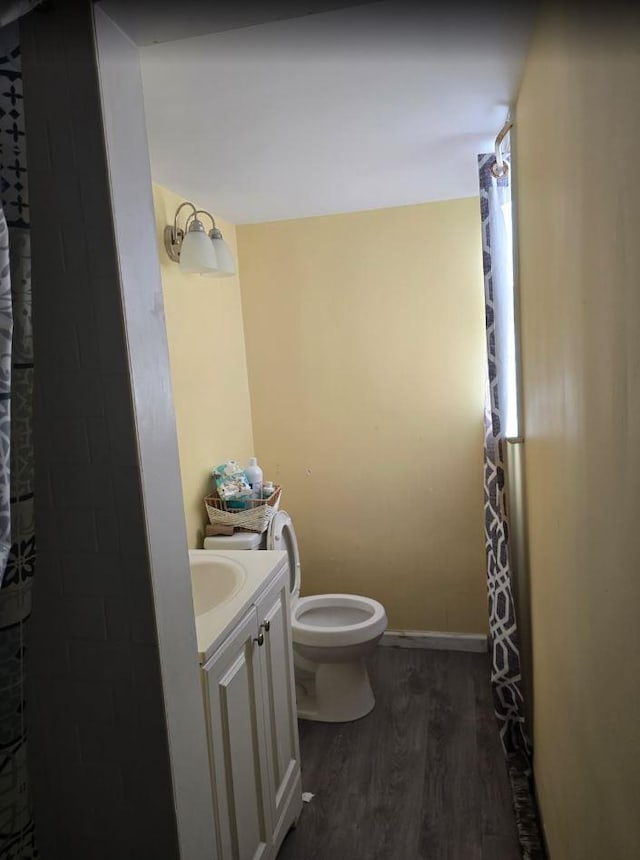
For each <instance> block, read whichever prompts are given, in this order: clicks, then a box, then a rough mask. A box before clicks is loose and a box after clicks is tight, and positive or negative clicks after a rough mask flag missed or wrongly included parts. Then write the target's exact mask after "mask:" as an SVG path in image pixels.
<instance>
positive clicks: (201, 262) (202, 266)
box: [180, 218, 219, 275]
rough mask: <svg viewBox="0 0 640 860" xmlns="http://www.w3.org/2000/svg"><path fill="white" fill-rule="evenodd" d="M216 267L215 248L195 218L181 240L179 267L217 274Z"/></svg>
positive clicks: (205, 273) (190, 270)
mask: <svg viewBox="0 0 640 860" xmlns="http://www.w3.org/2000/svg"><path fill="white" fill-rule="evenodd" d="M218 268H219V265H218V257H217V256H216V249H215V247H214V246H213V243H212V242H211V239H210V238H209V237H208V236H207V234H206V233H205V230H204V227H203V226H202V223H201V222H200V221H198V219H197V218H195V219H194V220H193V221H192V222H191V224H190V225H189V229H188V230H187V232H186V234H185V237H184V239H183V240H182V247H181V248H180V269H181V271H183V272H196V273H198V274H201V275H214V274H217V272H218Z"/></svg>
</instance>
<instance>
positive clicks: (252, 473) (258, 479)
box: [244, 457, 262, 499]
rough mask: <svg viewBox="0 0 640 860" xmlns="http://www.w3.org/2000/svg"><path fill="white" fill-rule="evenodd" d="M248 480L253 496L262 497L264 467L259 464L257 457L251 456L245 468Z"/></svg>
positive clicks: (255, 497)
mask: <svg viewBox="0 0 640 860" xmlns="http://www.w3.org/2000/svg"><path fill="white" fill-rule="evenodd" d="M244 473H245V475H246V476H247V480H248V481H249V483H250V484H251V490H252V496H253V498H254V499H261V498H262V469H261V468H260V466H258V460H257V459H256V458H255V457H249V463H248V465H247V467H246V469H245V470H244Z"/></svg>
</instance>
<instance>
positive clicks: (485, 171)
mask: <svg viewBox="0 0 640 860" xmlns="http://www.w3.org/2000/svg"><path fill="white" fill-rule="evenodd" d="M506 162H507V165H508V164H509V159H508V158H507V159H506ZM495 163H496V158H495V155H494V154H493V153H491V154H490V155H479V156H478V167H479V174H480V214H481V219H482V256H483V271H484V291H485V319H486V334H487V377H486V384H487V389H486V398H485V446H484V511H485V547H486V555H487V590H488V598H489V639H490V643H491V686H492V690H493V700H494V708H495V713H496V718H497V720H498V728H499V732H500V739H501V741H502V746H503V748H504V752H505V755H506V758H507V767H508V770H509V778H510V781H511V788H512V793H513V801H514V810H515V813H516V824H517V827H518V837H519V840H520V847H521V852H522V856H523V858H525V860H534V858H541V857H544V849H543V843H542V840H541V838H540V829H539V824H538V816H537V810H536V803H535V795H534V791H533V774H532V768H531V761H532V749H531V741H530V739H529V735H528V732H527V726H526V723H525V710H524V699H523V693H522V687H523V685H522V676H521V671H520V651H519V645H518V630H517V625H516V613H515V605H514V599H513V592H512V588H511V569H510V561H509V526H508V518H507V506H506V501H507V500H506V491H505V463H504V456H505V449H504V446H505V409H506V404H507V400H508V396H507V395H508V385H509V382H508V374H507V368H506V364H507V362H508V361H509V360H510V359H511V360H513V359H514V356H511V357H510V356H509V340H510V339H509V336H508V332H507V331H506V327H507V325H508V324H509V311H512V308H513V304H512V302H513V297H512V283H513V269H512V254H511V223H510V219H511V209H510V205H511V172H510V171H508V172H507V174H506V175H505V176H504V177H502V178H499V179H496V178H495V177H494V176H493V174H492V172H491V168H492V167H493V165H495ZM511 324H512V323H511Z"/></svg>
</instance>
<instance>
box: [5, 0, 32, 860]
mask: <svg viewBox="0 0 640 860" xmlns="http://www.w3.org/2000/svg"><path fill="white" fill-rule="evenodd" d="M33 5H35V4H34V3H33V2H28V0H27V2H25V0H19V1H18V2H14V3H10V4H4V5H3V7H2V8H1V9H0V13H1V15H0V20H2V21H7V20H8V16H9V15H11V16H13V17H17V15H18V14H20V13H24V12H25V11H28V9H29V8H30V7H31V6H33ZM30 262H31V261H30V233H29V204H28V198H27V166H26V157H25V132H24V118H23V102H22V73H21V65H20V46H19V32H18V26H17V23H13V24H11V25H8V26H6V27H3V28H2V29H1V30H0V691H1V693H0V857H2V860H14V858H15V860H30V859H31V858H34V857H38V852H37V849H36V846H35V837H34V826H33V818H32V813H31V801H30V792H29V781H28V774H27V737H26V726H25V671H24V665H25V653H26V648H27V640H28V636H27V633H28V625H29V617H30V614H31V583H32V577H33V566H34V555H35V547H34V517H33V510H34V498H33V451H32V444H31V415H32V383H33V344H32V335H31V265H30Z"/></svg>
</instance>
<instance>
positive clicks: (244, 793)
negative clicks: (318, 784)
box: [203, 568, 302, 860]
mask: <svg viewBox="0 0 640 860" xmlns="http://www.w3.org/2000/svg"><path fill="white" fill-rule="evenodd" d="M285 574H286V568H285V570H283V571H281V572H280V573H279V574H276V576H275V578H273V579H272V580H271V581H270V583H269V584H268V585H267V587H266V589H265V590H264V591H263V592H262V593H261V594H259V596H258V597H257V599H256V600H255V602H254V603H253V604H252V605H251V607H250V608H249V609H248V610H247V613H246V614H245V615H244V617H243V618H242V620H241V621H240V622H239V623H238V625H237V626H236V627H235V629H234V630H233V632H232V633H231V634H230V635H229V636H228V637H227V638H226V639H225V640H224V642H222V643H221V645H220V647H219V648H217V649H216V651H215V652H214V654H213V656H212V657H211V659H210V660H209V661H208V662H207V663H206V664H205V666H204V667H203V668H204V672H203V680H204V688H205V701H206V708H207V717H208V720H207V722H208V729H209V753H210V760H211V772H212V779H213V789H214V801H215V804H216V824H217V830H218V850H219V854H220V858H221V860H273V858H275V855H276V853H277V850H278V848H279V847H280V844H281V843H282V840H283V839H284V836H285V835H286V833H287V831H288V830H289V828H290V827H291V825H292V824H293V823H294V822H295V820H296V819H297V817H298V815H299V814H300V808H301V803H302V795H301V784H300V754H299V748H298V727H297V721H296V708H295V687H294V679H293V657H292V650H291V624H290V614H289V596H288V577H287V576H286V575H285Z"/></svg>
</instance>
